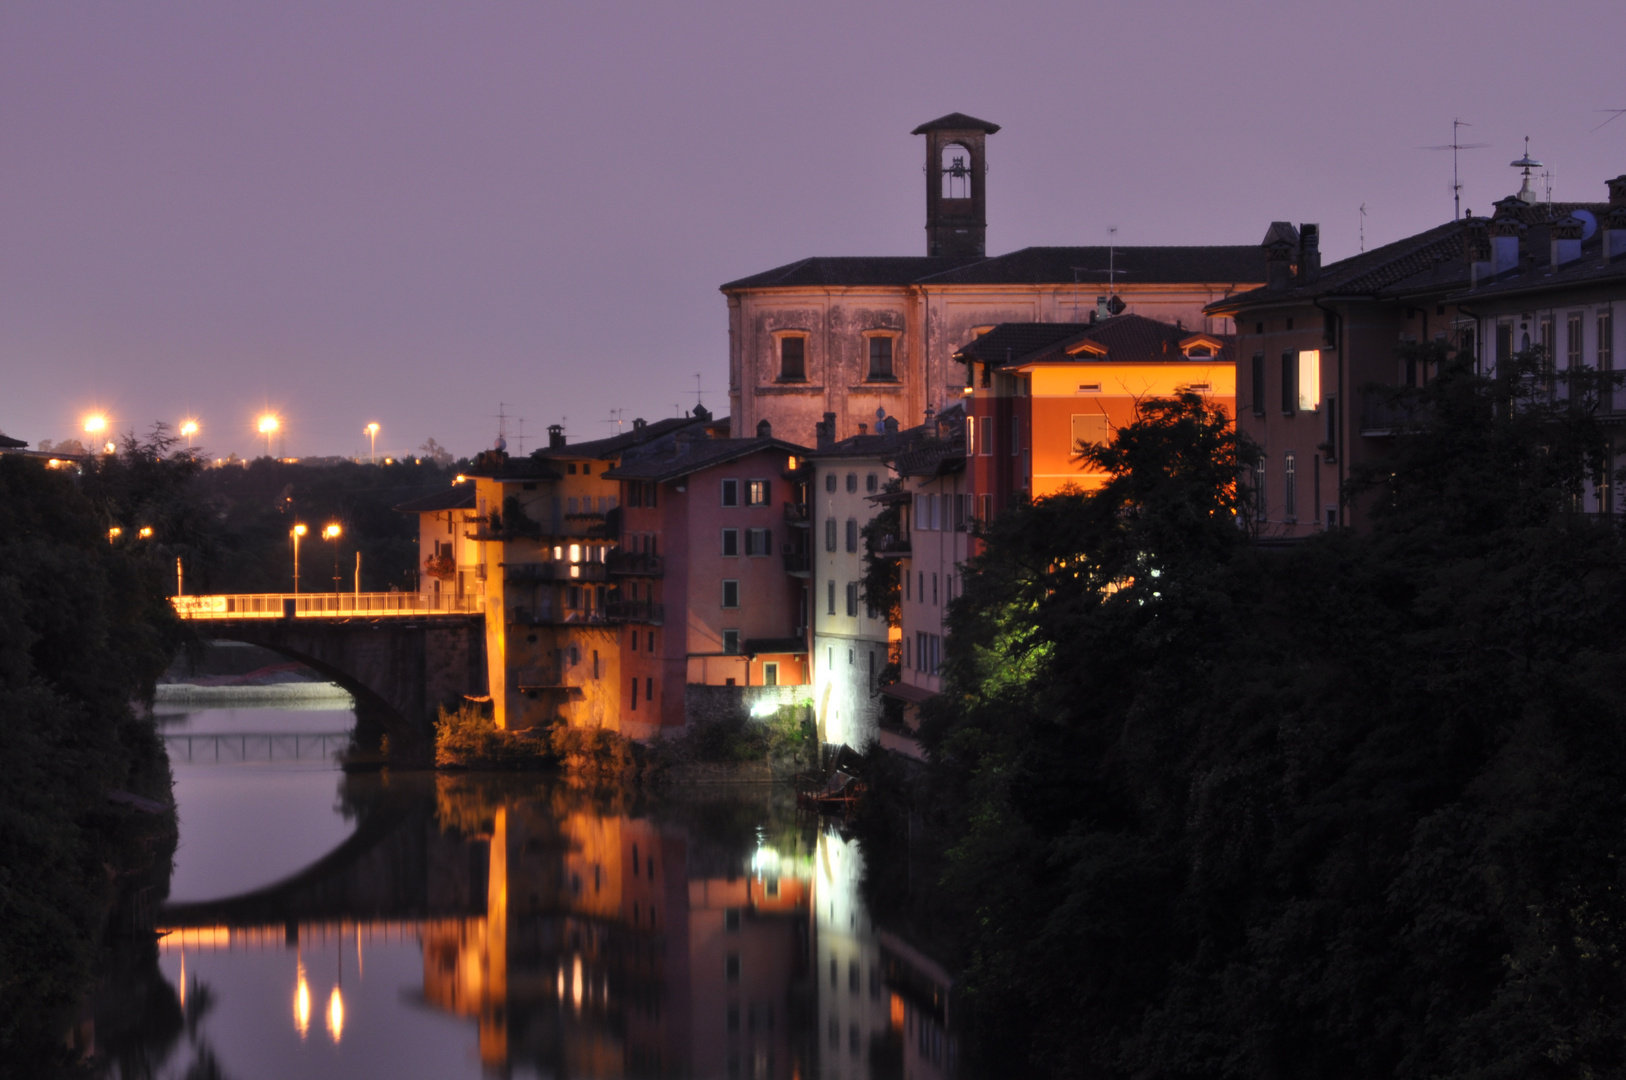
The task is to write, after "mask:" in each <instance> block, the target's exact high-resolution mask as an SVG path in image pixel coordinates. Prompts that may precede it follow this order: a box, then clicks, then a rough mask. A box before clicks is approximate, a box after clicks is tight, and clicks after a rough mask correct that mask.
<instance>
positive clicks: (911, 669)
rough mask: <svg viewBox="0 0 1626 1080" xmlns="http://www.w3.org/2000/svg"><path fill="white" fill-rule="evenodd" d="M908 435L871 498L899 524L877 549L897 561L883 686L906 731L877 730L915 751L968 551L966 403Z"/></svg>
mask: <svg viewBox="0 0 1626 1080" xmlns="http://www.w3.org/2000/svg"><path fill="white" fill-rule="evenodd" d="M908 434H909V436H910V438H909V439H908V441H907V442H906V444H905V446H904V447H903V448H901V449H900V450H899V451H898V452H897V453H896V454H895V455H894V456H893V458H892V468H893V471H894V472H895V473H896V474H897V477H898V481H899V483H898V486H897V488H896V489H895V490H893V491H890V492H885V493H883V494H881V495H879V496H877V497H876V499H875V501H876V502H877V503H878V504H880V505H882V506H888V507H891V508H893V509H894V510H895V511H896V514H897V518H896V521H897V527H898V531H897V533H896V534H895V535H893V536H890V537H887V538H883V540H882V543H881V544H880V545H879V546H880V548H881V550H880V551H879V552H878V554H879V555H881V556H883V557H885V558H891V559H896V560H898V575H899V584H900V586H901V597H900V604H899V611H900V616H899V638H898V645H899V646H900V648H899V649H898V650H897V651H896V652H895V653H894V654H893V655H894V659H895V661H896V662H897V664H898V679H897V681H895V682H893V683H891V684H889V685H888V686H886V687H885V688H884V689H883V690H882V693H884V694H885V695H886V696H887V697H889V698H891V699H893V700H894V701H896V702H898V703H899V704H900V705H901V708H902V714H903V724H904V728H905V729H906V731H905V732H899V731H897V730H885V729H883V730H882V732H881V745H882V746H884V747H887V748H888V749H892V750H898V751H900V752H902V753H905V754H908V755H910V756H914V757H919V756H920V748H919V746H918V745H917V744H916V743H915V742H914V740H913V738H912V737H910V736H909V735H908V734H907V732H908V731H912V730H913V729H914V728H915V727H916V726H917V725H918V717H917V715H916V714H917V710H918V708H919V706H920V705H922V704H924V703H925V702H926V701H928V700H930V699H931V698H932V697H934V696H936V695H937V694H938V693H940V692H941V691H942V689H943V685H942V675H941V669H942V662H943V638H944V636H945V635H946V634H947V633H948V605H949V602H950V601H952V600H953V599H954V598H955V597H956V596H957V595H959V591H960V581H961V578H960V575H961V573H962V570H961V567H962V565H963V564H964V563H965V561H966V559H967V558H968V557H969V556H970V554H971V551H970V540H971V532H970V530H971V519H972V515H973V513H974V509H975V501H974V499H973V497H972V491H971V488H970V485H969V483H968V478H967V475H966V441H965V440H966V424H965V410H964V407H963V406H960V405H956V406H955V407H954V408H952V409H951V410H949V411H948V412H946V413H944V414H943V415H941V416H938V417H934V418H933V420H932V422H931V423H929V424H927V425H925V426H924V427H923V428H922V429H921V430H920V431H918V432H910V433H908Z"/></svg>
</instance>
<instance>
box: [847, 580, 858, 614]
mask: <svg viewBox="0 0 1626 1080" xmlns="http://www.w3.org/2000/svg"><path fill="white" fill-rule="evenodd" d="M847 618H849V619H856V618H858V582H856V581H849V582H847Z"/></svg>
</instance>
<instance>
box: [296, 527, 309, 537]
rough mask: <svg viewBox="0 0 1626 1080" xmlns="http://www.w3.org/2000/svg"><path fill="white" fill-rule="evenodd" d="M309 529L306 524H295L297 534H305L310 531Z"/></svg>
mask: <svg viewBox="0 0 1626 1080" xmlns="http://www.w3.org/2000/svg"><path fill="white" fill-rule="evenodd" d="M308 531H309V530H308V529H306V528H305V526H303V525H295V526H294V535H295V536H304V535H305V533H306V532H308Z"/></svg>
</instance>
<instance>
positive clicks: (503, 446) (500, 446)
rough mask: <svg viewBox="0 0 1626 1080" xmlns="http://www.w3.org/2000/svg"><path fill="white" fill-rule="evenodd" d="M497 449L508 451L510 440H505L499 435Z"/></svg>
mask: <svg viewBox="0 0 1626 1080" xmlns="http://www.w3.org/2000/svg"><path fill="white" fill-rule="evenodd" d="M496 448H497V449H498V450H506V449H508V440H507V439H505V438H503V437H502V436H501V435H498V436H497V446H496Z"/></svg>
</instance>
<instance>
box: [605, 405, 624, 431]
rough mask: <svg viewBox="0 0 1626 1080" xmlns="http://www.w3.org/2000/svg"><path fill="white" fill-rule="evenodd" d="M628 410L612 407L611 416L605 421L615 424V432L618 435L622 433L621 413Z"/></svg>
mask: <svg viewBox="0 0 1626 1080" xmlns="http://www.w3.org/2000/svg"><path fill="white" fill-rule="evenodd" d="M626 411H627V410H625V409H611V410H610V418H609V419H608V420H606V421H604V422H605V423H606V424H614V425H615V433H616V434H617V435H619V434H621V415H622V414H623V413H625V412H626Z"/></svg>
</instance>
